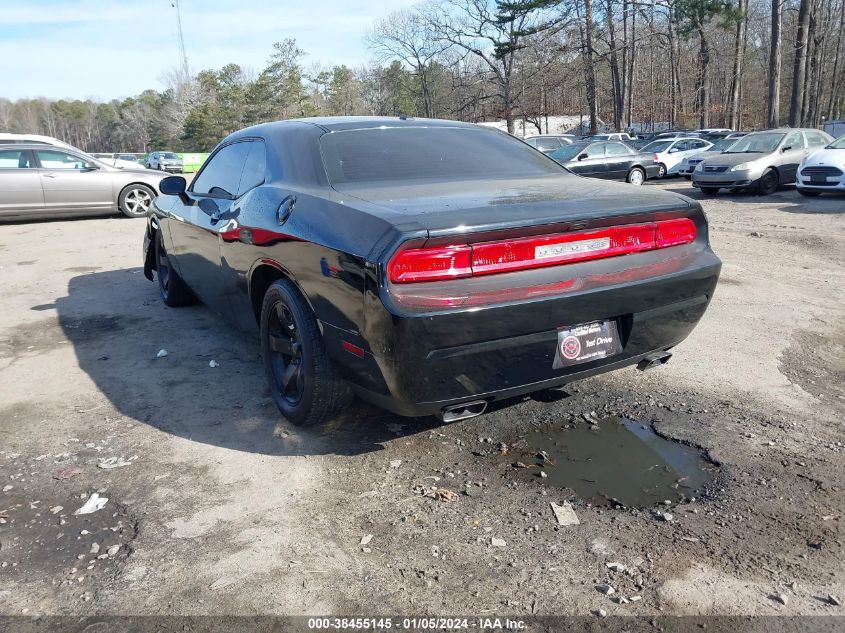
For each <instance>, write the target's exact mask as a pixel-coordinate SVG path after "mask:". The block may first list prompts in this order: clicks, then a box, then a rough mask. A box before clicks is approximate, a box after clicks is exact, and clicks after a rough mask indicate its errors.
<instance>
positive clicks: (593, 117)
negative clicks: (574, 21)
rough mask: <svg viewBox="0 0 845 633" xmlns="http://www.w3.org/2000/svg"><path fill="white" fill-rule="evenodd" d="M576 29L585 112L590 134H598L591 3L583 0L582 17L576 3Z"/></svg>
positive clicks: (589, 0) (588, 0)
mask: <svg viewBox="0 0 845 633" xmlns="http://www.w3.org/2000/svg"><path fill="white" fill-rule="evenodd" d="M575 6H576V9H575V10H576V15H578V29H579V31H580V33H581V57H582V60H583V62H584V87H585V88H586V96H587V111H588V112H589V115H590V134H595V133H596V132H598V104H597V103H596V68H595V63H594V61H593V2H592V0H584V15H583V18H582V16H581V15H580V8H579V6H578V3H576V5H575Z"/></svg>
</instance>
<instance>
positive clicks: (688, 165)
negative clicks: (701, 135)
mask: <svg viewBox="0 0 845 633" xmlns="http://www.w3.org/2000/svg"><path fill="white" fill-rule="evenodd" d="M736 141H737V139H730V138H723V139H722V140H720V141H716V142H715V143H714V144H713V147H711V148H709V149H707V150H705V151H703V152H699V153H698V154H691V155H689V156H686V157H684V159H683V160H682V161H681V163H680V165H678V175H679V176H683V177H684V178H686V179H687V180H691V179H692V172H693V170H694V169H695V166H696V165H698V163H700V162H701V161H703V160H704V159H705V158H710V157H712V156H716V155H717V154H721V153H722V152H724V151H725V150H726V149H728V148H730V147H731V146H732V145H733V144H734V143H736Z"/></svg>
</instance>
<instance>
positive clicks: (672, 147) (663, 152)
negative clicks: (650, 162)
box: [640, 137, 713, 178]
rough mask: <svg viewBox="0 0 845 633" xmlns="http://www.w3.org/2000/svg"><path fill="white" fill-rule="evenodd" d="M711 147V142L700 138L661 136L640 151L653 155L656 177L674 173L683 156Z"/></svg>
mask: <svg viewBox="0 0 845 633" xmlns="http://www.w3.org/2000/svg"><path fill="white" fill-rule="evenodd" d="M711 147H713V143H711V142H709V141H705V140H703V139H700V138H692V137H681V138H661V139H658V140H656V141H652V142H651V143H649V144H648V145H646V146H645V147H643V148H642V149H641V150H640V152H642V153H644V154H653V155H654V160H655V162H656V163H657V164H658V166H659V168H658V174H657V177H658V178H664V177H666V176H674V175H676V174H677V173H678V170H679V169H680V168H681V161H682V160H683V159H684V158H686V157H688V156H692V155H693V154H698V153H699V152H705V151H707V150H708V149H710V148H711Z"/></svg>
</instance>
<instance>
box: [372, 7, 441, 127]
mask: <svg viewBox="0 0 845 633" xmlns="http://www.w3.org/2000/svg"><path fill="white" fill-rule="evenodd" d="M422 11H425V9H424V8H422V9H403V10H400V11H394V12H393V13H391V14H389V15H388V16H387V17H386V18H384V19H383V20H380V21H379V22H378V23H377V24H376V25H375V27H374V28H373V29H372V31H370V33H368V34H367V42H368V43H369V45H370V47H371V48H372V49H373V50H374V51H375V52H376V54H377V55H378V56H379V59H380V61H382V62H383V61H386V60H390V59H400V60H401V61H403V62H404V63H405V64H407V65H408V66H410V67H411V69H412V70H413V72H414V74H415V75H416V76H417V78H418V79H419V86H420V93H421V95H420V96H421V97H422V102H423V108H424V112H425V116H427V117H432V116H434V105H433V99H432V94H431V92H432V87H431V84H432V78H431V75H432V62H433V61H434V60H436V59H438V58H439V57H440V56H441V55H442V54H443V52H444V51H445V50H446V49H447V48H449V47H450V46H451V44H450V43H449V42H445V41H443V40H440V39H438V38H437V37H436V36H435V33H434V32H433V29H432V21H431V20H428V19H426V15H425V14H424V13H423V12H422Z"/></svg>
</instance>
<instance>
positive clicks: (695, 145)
mask: <svg viewBox="0 0 845 633" xmlns="http://www.w3.org/2000/svg"><path fill="white" fill-rule="evenodd" d="M706 146H707V143H705V142H704V141H690V144H689V148H690V149H701V148H702V147H706Z"/></svg>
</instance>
